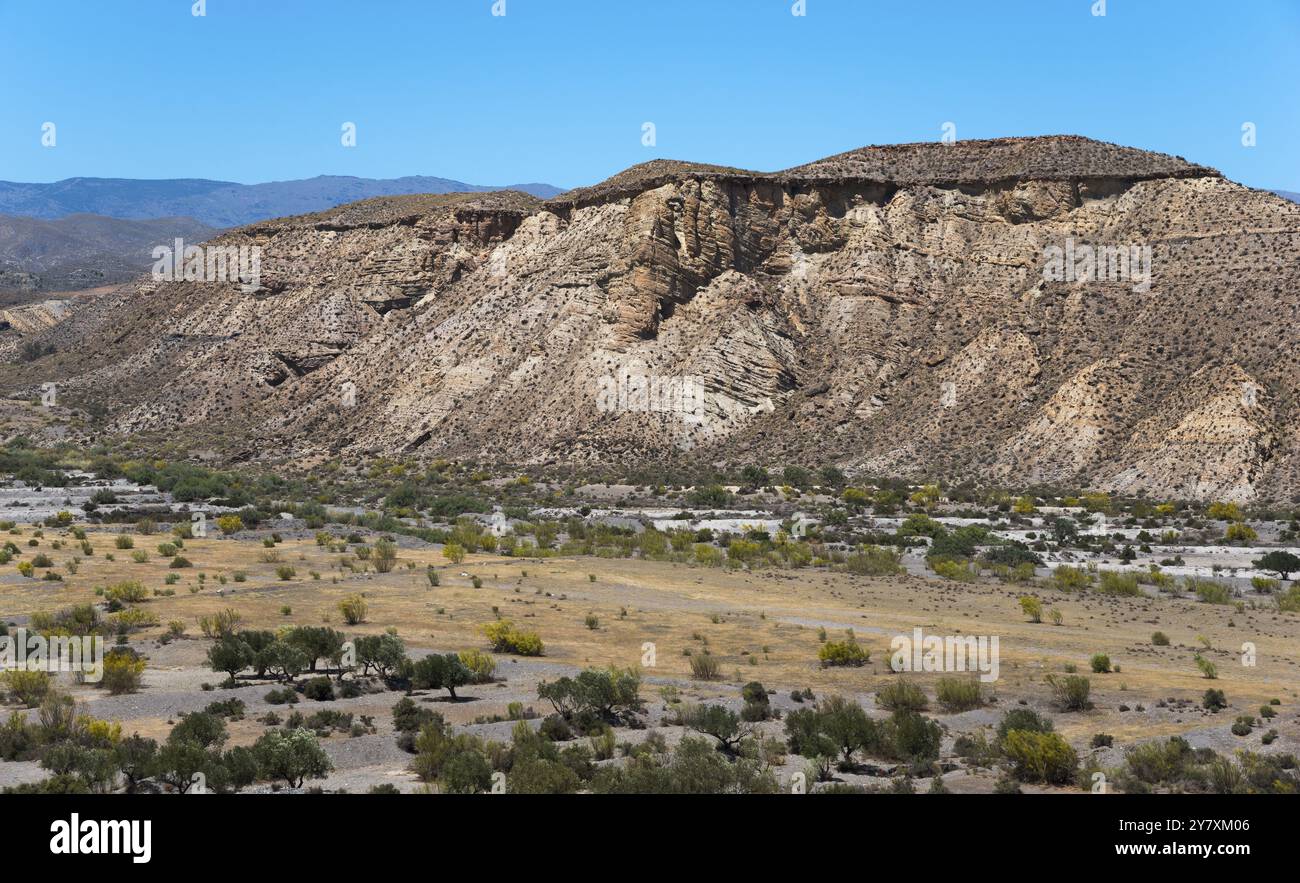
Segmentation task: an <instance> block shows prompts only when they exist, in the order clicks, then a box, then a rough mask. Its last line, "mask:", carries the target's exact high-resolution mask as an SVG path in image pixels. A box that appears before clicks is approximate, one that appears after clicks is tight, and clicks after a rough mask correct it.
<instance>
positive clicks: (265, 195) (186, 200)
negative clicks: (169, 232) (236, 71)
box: [0, 175, 562, 228]
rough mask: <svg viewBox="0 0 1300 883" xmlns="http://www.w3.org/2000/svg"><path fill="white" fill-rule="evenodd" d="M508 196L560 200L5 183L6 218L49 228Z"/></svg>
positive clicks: (173, 183) (1, 185)
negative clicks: (60, 222)
mask: <svg viewBox="0 0 1300 883" xmlns="http://www.w3.org/2000/svg"><path fill="white" fill-rule="evenodd" d="M506 189H523V190H524V191H525V192H533V193H534V195H539V196H542V197H550V196H555V195H558V194H559V193H561V192H562V191H561V190H560V188H558V187H553V186H551V185H549V184H518V185H511V186H509V187H496V186H489V185H476V184H466V183H464V182H462V181H455V180H452V179H450V178H438V177H432V176H422V175H408V176H405V177H401V178H359V177H354V176H350V175H317V176H316V177H314V178H301V179H292V180H288V181H268V182H265V183H261V184H238V183H234V182H230V181H216V180H209V179H205V178H159V179H139V178H85V177H82V178H65V179H63V180H61V181H54V182H51V183H48V184H27V183H20V182H13V181H0V214H9V215H21V216H26V217H33V218H41V219H44V220H54V219H58V218H61V217H66V216H67V215H71V214H95V215H103V216H107V217H114V218H120V219H124V220H145V219H152V218H162V217H190V218H194V219H195V220H197V221H199V222H201V223H204V224H206V225H208V226H211V227H217V228H229V227H238V226H242V225H244V224H249V223H254V222H256V221H261V220H267V219H270V218H276V217H284V216H287V215H297V214H304V213H307V212H313V211H321V210H323V209H327V208H330V207H332V206H335V205H341V204H344V203H348V202H355V201H357V200H360V199H368V198H372V197H376V196H396V195H406V194H414V193H458V192H469V193H486V192H491V191H494V190H506Z"/></svg>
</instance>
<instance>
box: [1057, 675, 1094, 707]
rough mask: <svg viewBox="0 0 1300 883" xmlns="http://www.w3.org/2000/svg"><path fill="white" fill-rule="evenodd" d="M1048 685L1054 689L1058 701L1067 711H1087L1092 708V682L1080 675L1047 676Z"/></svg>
mask: <svg viewBox="0 0 1300 883" xmlns="http://www.w3.org/2000/svg"><path fill="white" fill-rule="evenodd" d="M1047 684H1048V686H1049V687H1051V688H1052V693H1053V694H1054V695H1055V696H1056V701H1057V702H1058V703H1059V704H1060V706H1061V707H1062V708H1063V709H1065V710H1066V711H1085V710H1087V709H1089V708H1092V703H1091V702H1090V701H1089V700H1088V694H1089V693H1090V692H1091V691H1092V682H1091V681H1089V680H1088V679H1087V678H1085V677H1081V676H1079V675H1066V676H1065V677H1064V678H1060V677H1057V676H1056V675H1048V676H1047Z"/></svg>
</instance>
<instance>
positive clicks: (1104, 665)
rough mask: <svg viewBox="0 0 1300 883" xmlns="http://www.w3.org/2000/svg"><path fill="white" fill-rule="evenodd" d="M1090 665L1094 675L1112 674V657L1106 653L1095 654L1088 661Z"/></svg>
mask: <svg viewBox="0 0 1300 883" xmlns="http://www.w3.org/2000/svg"><path fill="white" fill-rule="evenodd" d="M1088 665H1089V667H1091V668H1092V671H1093V674H1099V675H1101V674H1107V673H1109V672H1110V657H1109V656H1107V655H1106V654H1105V653H1094V654H1093V655H1092V658H1091V659H1089V660H1088Z"/></svg>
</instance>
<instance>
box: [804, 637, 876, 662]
mask: <svg viewBox="0 0 1300 883" xmlns="http://www.w3.org/2000/svg"><path fill="white" fill-rule="evenodd" d="M817 658H818V659H819V660H820V661H821V664H822V668H826V667H828V666H861V665H866V664H867V663H868V662H869V661H870V660H871V653H870V652H868V651H867V650H864V649H863V648H862V647H861V646H860V645H859V644H858V642H857V641H855V640H853V638H845V639H844V640H843V641H827V642H826V643H824V644H822V645H821V647H820V648H819V649H818V651H817Z"/></svg>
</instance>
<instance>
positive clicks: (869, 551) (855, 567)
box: [844, 546, 903, 576]
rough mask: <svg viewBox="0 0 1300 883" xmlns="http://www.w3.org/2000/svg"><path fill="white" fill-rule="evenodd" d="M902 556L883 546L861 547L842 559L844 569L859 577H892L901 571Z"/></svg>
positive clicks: (896, 551)
mask: <svg viewBox="0 0 1300 883" xmlns="http://www.w3.org/2000/svg"><path fill="white" fill-rule="evenodd" d="M901 559H902V554H901V553H900V552H899V551H898V550H897V549H893V548H888V547H883V546H861V547H859V548H858V550H857V551H856V552H852V553H850V554H849V556H848V557H847V558H845V559H844V569H845V570H847V571H848V572H849V573H856V574H858V575H860V576H893V575H894V574H896V573H898V572H899V571H901V570H902V569H903V568H902V565H901V564H900V563H899V562H900V560H901Z"/></svg>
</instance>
